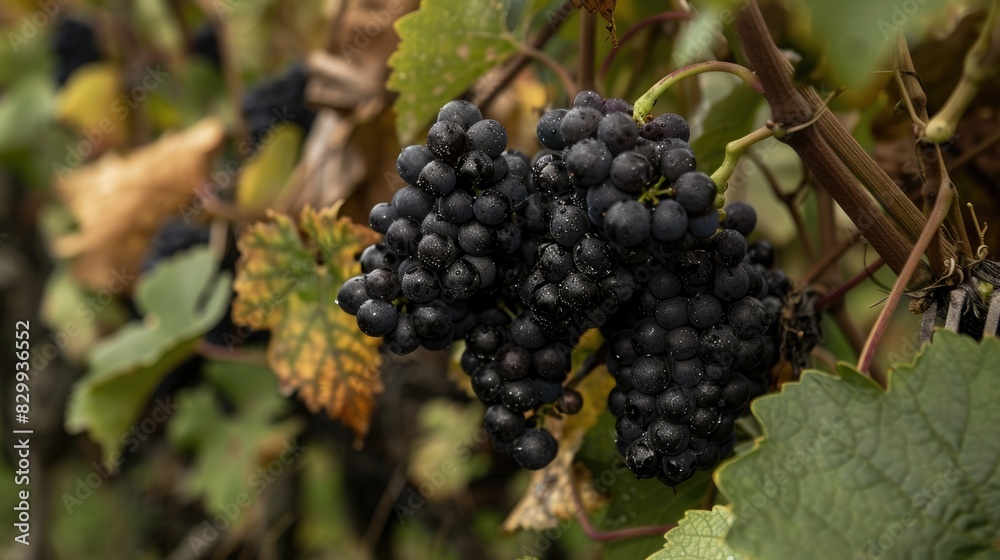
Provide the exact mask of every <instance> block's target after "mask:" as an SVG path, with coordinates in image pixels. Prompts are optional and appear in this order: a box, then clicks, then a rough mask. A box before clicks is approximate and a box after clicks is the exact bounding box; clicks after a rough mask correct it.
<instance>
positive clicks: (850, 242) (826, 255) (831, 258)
mask: <svg viewBox="0 0 1000 560" xmlns="http://www.w3.org/2000/svg"><path fill="white" fill-rule="evenodd" d="M861 236H862V233H861V232H860V231H858V232H855V234H854V235H852V236H851V237H850V238H849V239H845V240H843V241H841V242H840V244H838V245H837V246H836V247H834V248H833V249H831V250H829V251H827V250H824V251H823V257H822V260H821V261H820V262H818V263H816V264H814V265H813V267H812V268H810V269H809V270H808V271H807V272H806V273H805V274H804V275H803V276H802V279H801V280H799V283H800V284H802V285H803V286H805V285H808V284H812V283H813V282H815V281H816V279H817V278H819V277H820V276H822V275H823V273H824V272H826V271H827V270H828V269H829V268H830V267H831V266H833V265H835V264H837V261H839V260H840V258H841V257H843V256H844V254H845V253H847V251H848V249H850V248H851V247H853V246H854V244H855V243H857V242H858V240H859V239H861Z"/></svg>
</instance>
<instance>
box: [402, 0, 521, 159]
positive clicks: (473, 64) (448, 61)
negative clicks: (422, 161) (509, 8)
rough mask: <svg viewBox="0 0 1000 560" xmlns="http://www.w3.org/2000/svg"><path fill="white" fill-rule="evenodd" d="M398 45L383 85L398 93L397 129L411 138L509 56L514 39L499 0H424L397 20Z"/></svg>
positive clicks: (513, 46) (414, 137)
mask: <svg viewBox="0 0 1000 560" xmlns="http://www.w3.org/2000/svg"><path fill="white" fill-rule="evenodd" d="M396 32H397V33H398V34H399V37H400V39H401V41H400V43H399V47H398V48H397V49H396V52H395V53H393V55H392V57H391V58H390V59H389V66H391V67H392V69H393V72H392V75H391V76H389V81H388V82H387V83H386V87H387V88H388V89H390V90H393V91H397V92H399V97H398V98H397V99H396V131H397V133H398V135H399V138H400V141H401V142H412V141H414V139H416V137H417V135H418V134H419V132H420V130H422V129H423V128H424V127H425V126H426V125H427V124H429V123H430V122H431V121H432V120H433V119H434V117H435V116H436V115H437V112H438V109H439V108H440V107H441V106H442V105H444V104H445V103H447V102H448V101H450V100H451V99H454V98H455V97H457V96H459V95H460V94H461V93H462V92H463V91H465V90H466V89H467V88H468V87H469V86H470V85H472V84H473V83H474V82H475V81H476V80H477V79H478V78H479V77H480V76H482V75H483V74H485V73H486V72H487V71H489V70H490V69H491V68H493V67H495V66H497V65H498V64H500V63H501V62H503V61H504V60H505V59H506V58H507V57H508V56H509V55H510V54H512V53H513V52H514V51H515V50H516V49H517V45H518V41H517V39H516V38H515V37H513V36H512V35H511V34H510V33H509V32H508V31H507V23H506V9H505V5H504V2H501V1H500V0H470V1H466V0H424V1H423V2H422V3H421V5H420V9H418V10H417V11H415V12H413V13H411V14H408V15H406V16H404V17H402V18H400V19H399V20H397V21H396Z"/></svg>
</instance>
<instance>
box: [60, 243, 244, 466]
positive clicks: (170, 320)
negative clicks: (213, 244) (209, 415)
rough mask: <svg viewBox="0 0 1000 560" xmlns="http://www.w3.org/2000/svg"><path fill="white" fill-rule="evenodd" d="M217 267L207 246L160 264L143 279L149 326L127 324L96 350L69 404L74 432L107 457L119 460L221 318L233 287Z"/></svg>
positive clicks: (142, 306) (140, 299)
mask: <svg viewBox="0 0 1000 560" xmlns="http://www.w3.org/2000/svg"><path fill="white" fill-rule="evenodd" d="M215 268H216V263H215V260H214V259H213V257H212V255H211V253H210V252H209V250H208V248H205V247H202V248H197V249H193V250H191V251H187V252H185V253H181V254H180V255H178V256H175V257H173V258H171V259H169V260H165V261H163V262H161V263H160V264H159V265H158V266H157V267H156V268H155V269H154V270H153V272H152V273H151V274H149V275H148V276H146V277H143V278H141V279H140V280H139V282H138V284H137V286H136V291H135V303H136V306H137V307H138V308H139V310H140V311H141V312H142V314H143V320H141V321H132V322H131V323H128V324H126V325H125V326H123V327H121V328H120V329H118V331H117V332H116V333H115V334H114V335H112V336H111V337H109V338H107V339H106V340H103V341H101V342H100V343H99V344H97V345H96V346H95V347H94V348H93V349H92V350H91V352H90V355H89V356H88V363H89V369H88V371H87V373H86V375H84V377H83V378H82V379H81V380H80V381H79V382H78V383H77V385H76V387H75V388H74V389H73V394H72V395H71V396H70V401H69V404H68V405H67V411H66V429H67V431H69V432H70V433H80V432H84V431H86V432H89V433H90V436H91V438H93V439H94V441H96V442H97V443H99V444H100V445H101V448H102V449H103V451H104V455H105V457H106V458H108V459H112V458H113V457H112V456H113V455H115V454H117V452H118V450H119V449H120V448H121V445H122V444H123V440H124V439H125V436H126V435H127V433H128V430H129V427H130V426H132V425H133V424H134V423H135V422H136V420H137V416H138V415H139V413H140V412H142V410H143V408H144V407H145V406H146V401H147V400H148V398H149V395H150V394H151V393H152V391H153V389H154V388H155V387H156V385H157V383H159V382H160V380H161V379H162V378H163V376H164V375H166V374H167V372H169V371H170V370H172V369H173V368H174V367H176V366H177V365H178V364H180V363H181V362H183V361H184V360H185V359H186V358H187V357H188V356H190V354H191V353H192V352H193V351H194V347H195V344H196V342H197V338H198V337H199V336H201V335H202V334H203V333H204V332H205V331H207V330H208V329H209V328H211V326H212V325H214V324H215V323H217V322H218V321H219V319H221V318H222V314H223V313H224V312H225V310H226V306H227V304H228V302H229V295H230V288H229V286H230V281H229V275H228V274H227V273H222V274H217V273H216V270H215ZM115 458H116V457H115Z"/></svg>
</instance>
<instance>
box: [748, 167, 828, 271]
mask: <svg viewBox="0 0 1000 560" xmlns="http://www.w3.org/2000/svg"><path fill="white" fill-rule="evenodd" d="M746 157H747V159H749V160H750V161H752V162H753V163H754V165H756V166H757V169H760V171H761V173H763V174H764V180H765V181H767V184H768V185H769V186H770V187H771V192H773V193H774V196H775V198H777V199H778V200H780V201H781V203H782V204H784V205H785V208H786V209H787V210H788V214H789V215H790V216H791V217H792V222H794V223H795V231H796V232H797V233H798V235H799V242H800V243H802V248H803V249H804V250H805V253H806V258H807V259H809V261H810V262H812V260H813V256H814V253H813V247H812V242H811V241H810V240H809V230H808V229H807V228H806V221H805V218H803V217H802V212H799V205H798V200H799V196H800V195H801V194H802V193H804V192H805V186H806V184H807V180H808V177H809V175H808V173H807V172H806V171H805V170H803V175H802V182H801V183H800V184H799V186H798V187H797V188H796V189H795V190H793V191H792V192H789V193H786V192H784V191H782V190H781V187H780V186H779V184H778V183H779V181H778V178H777V177H776V176H775V175H774V172H773V171H771V168H770V167H768V166H767V164H766V163H764V160H762V159H761V158H760V157H759V156H757V154H755V153H753V150H747V151H746Z"/></svg>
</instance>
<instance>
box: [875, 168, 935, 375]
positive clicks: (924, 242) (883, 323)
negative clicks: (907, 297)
mask: <svg viewBox="0 0 1000 560" xmlns="http://www.w3.org/2000/svg"><path fill="white" fill-rule="evenodd" d="M951 199H952V188H951V184H950V183H946V182H942V183H941V184H940V186H939V187H938V195H937V200H935V201H934V209H933V210H931V215H930V216H929V217H928V219H927V224H926V225H925V226H924V230H923V231H922V232H921V233H920V237H919V238H917V243H916V245H914V247H913V250H912V251H910V256H909V257H908V258H907V259H906V264H904V265H903V269H902V270H900V272H899V277H898V278H896V283H895V284H894V285H893V286H892V291H891V292H889V298H888V299H887V300H886V302H885V307H883V308H882V311H881V312H880V313H879V315H878V319H877V320H876V321H875V325H874V326H873V327H872V330H871V333H869V334H868V340H866V341H865V347H864V348H863V349H862V350H861V356H860V357H859V358H858V371H860V372H861V373H868V370H869V368H871V364H872V359H873V358H874V357H875V349H876V348H877V347H878V343H879V341H880V340H881V339H882V335H883V334H885V329H886V327H888V326H889V319H891V318H892V313H893V312H894V311H895V310H896V305H898V304H899V300H900V298H901V297H902V296H903V292H905V291H906V285H907V284H908V283H909V282H910V278H912V277H913V273H914V272H915V271H916V270H917V265H919V264H920V261H921V259H922V258H923V256H924V252H925V251H927V248H928V247H929V246H930V244H931V240H932V239H934V237H935V236H936V235H938V230H940V229H941V224H942V223H944V219H945V218H946V217H947V216H948V209H949V206H950V205H951ZM873 379H875V380H876V381H878V382H879V384H880V385H882V387H883V388H884V387H886V386H887V379H886V378H885V377H880V378H874V377H873Z"/></svg>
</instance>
